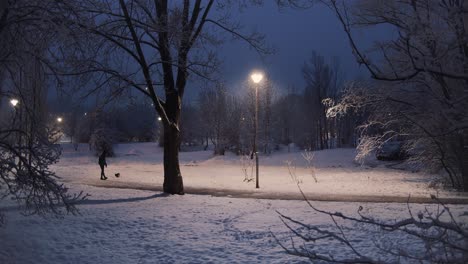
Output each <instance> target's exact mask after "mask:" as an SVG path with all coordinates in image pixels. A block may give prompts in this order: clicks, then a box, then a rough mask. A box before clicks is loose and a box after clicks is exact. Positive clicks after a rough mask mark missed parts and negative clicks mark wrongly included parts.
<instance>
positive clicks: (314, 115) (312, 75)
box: [302, 52, 338, 149]
mask: <svg viewBox="0 0 468 264" xmlns="http://www.w3.org/2000/svg"><path fill="white" fill-rule="evenodd" d="M302 73H303V75H304V79H305V81H306V85H307V86H306V89H305V94H304V99H305V107H306V109H305V111H306V112H307V114H308V116H309V120H310V121H309V122H308V123H309V124H310V128H309V133H310V144H309V148H311V149H326V148H330V146H329V145H330V125H331V124H329V123H328V120H327V118H326V112H327V106H326V105H325V104H324V103H323V101H324V100H325V99H328V98H334V97H335V94H336V90H335V89H336V84H335V83H334V80H335V79H336V75H337V74H338V72H335V71H334V69H333V68H332V67H331V66H330V65H329V64H328V63H327V62H325V59H324V58H323V57H322V56H320V55H318V54H317V53H315V52H313V53H312V56H311V58H310V60H309V61H307V62H305V63H304V66H303V68H302Z"/></svg>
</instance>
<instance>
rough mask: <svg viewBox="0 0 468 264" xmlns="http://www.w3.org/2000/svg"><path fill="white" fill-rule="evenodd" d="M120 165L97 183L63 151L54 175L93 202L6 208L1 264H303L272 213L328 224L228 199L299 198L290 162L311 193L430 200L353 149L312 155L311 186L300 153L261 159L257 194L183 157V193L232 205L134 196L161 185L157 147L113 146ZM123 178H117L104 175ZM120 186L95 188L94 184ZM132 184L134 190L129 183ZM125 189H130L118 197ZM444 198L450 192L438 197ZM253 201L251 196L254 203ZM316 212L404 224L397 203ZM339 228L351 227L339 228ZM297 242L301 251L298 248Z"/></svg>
mask: <svg viewBox="0 0 468 264" xmlns="http://www.w3.org/2000/svg"><path fill="white" fill-rule="evenodd" d="M116 150H117V157H115V158H109V159H108V164H109V167H108V169H107V171H108V174H109V175H108V177H109V180H107V181H100V180H99V167H98V166H97V164H96V163H97V158H96V157H94V156H92V155H90V153H88V151H87V148H86V146H80V151H79V152H75V151H73V150H72V149H71V147H70V146H64V154H63V157H62V159H61V161H60V162H59V163H58V164H56V165H55V166H54V170H55V171H56V172H57V174H58V175H59V176H61V177H62V180H63V181H65V182H67V184H68V185H69V186H70V187H71V190H72V191H80V190H83V191H85V192H86V193H88V194H89V195H90V196H89V197H88V199H87V200H86V201H84V202H83V203H82V204H80V205H78V207H79V209H80V215H78V216H65V218H63V219H55V218H47V219H44V218H40V217H37V216H30V217H24V216H22V215H21V214H20V211H19V210H18V209H17V208H16V207H15V205H14V204H12V203H11V202H8V201H4V202H3V204H2V205H1V208H3V211H5V213H6V223H5V225H4V226H3V227H2V228H0V237H1V239H0V263H302V262H307V261H306V260H305V259H301V258H298V257H293V256H290V255H287V254H285V252H284V250H283V249H282V248H281V247H280V246H279V245H278V243H277V241H276V240H275V238H274V237H273V234H274V235H275V236H277V237H278V238H279V240H280V241H282V242H284V243H289V242H290V241H291V240H290V237H291V235H292V234H291V233H290V232H289V231H288V230H287V228H286V227H285V226H284V224H283V223H282V222H281V220H280V218H279V215H278V213H277V211H278V212H281V213H283V214H286V215H289V216H293V217H294V218H295V219H298V220H301V221H303V222H305V223H307V224H315V225H318V226H321V227H331V226H332V221H331V219H330V217H328V216H326V215H323V214H319V213H317V212H315V211H313V210H312V209H311V208H309V207H308V206H307V204H306V203H305V202H304V201H301V200H278V199H277V200H271V199H246V198H235V197H236V195H237V194H239V193H240V192H242V193H244V194H246V193H247V191H250V190H252V193H247V194H258V193H261V194H264V195H265V196H272V197H273V198H281V196H284V197H286V198H294V197H296V196H294V195H297V193H298V189H297V185H296V183H295V182H294V181H293V180H292V179H291V177H290V175H289V173H288V168H287V167H286V166H285V163H284V161H286V160H291V161H294V162H295V163H296V164H297V168H296V176H297V177H296V179H298V180H300V181H301V182H302V183H301V188H303V189H304V190H305V191H306V192H307V193H308V194H310V195H312V194H313V193H318V194H320V195H323V196H328V197H334V196H336V195H338V196H339V195H341V196H346V195H350V196H349V197H354V198H355V197H358V196H360V195H361V196H362V195H364V196H365V195H369V196H372V197H374V198H376V197H379V196H395V197H402V198H405V197H407V196H408V194H411V196H412V197H413V196H421V197H423V196H427V195H429V194H430V193H435V192H436V190H434V189H430V188H428V184H429V180H428V177H427V176H425V175H422V174H419V173H411V172H404V171H400V170H392V169H388V168H386V167H385V165H386V163H375V164H374V165H372V167H369V166H364V167H362V166H360V165H358V164H355V163H354V162H353V158H352V156H353V152H354V150H351V149H345V150H330V151H321V152H317V153H316V154H315V160H314V162H315V166H316V171H315V176H316V178H317V180H318V182H315V180H314V179H313V177H312V176H311V174H310V170H308V169H307V168H305V165H306V162H305V161H304V160H303V158H302V157H301V154H300V153H299V152H297V153H287V152H284V153H276V154H274V155H272V156H270V157H261V158H260V161H261V166H262V167H261V176H260V177H261V178H260V180H261V182H260V184H261V189H260V190H254V187H255V185H254V183H253V182H249V183H247V182H244V181H243V179H244V177H245V176H244V173H243V172H242V165H241V162H240V160H239V157H236V156H234V155H227V156H224V157H212V155H211V152H187V153H181V164H182V168H181V169H182V173H183V176H184V181H185V182H184V183H185V186H186V188H187V189H190V188H192V190H193V191H194V193H197V190H198V191H199V190H202V189H203V190H204V191H207V190H208V191H209V190H213V189H217V188H220V189H223V190H225V193H224V194H225V195H230V196H231V197H229V196H227V197H214V196H211V195H196V194H190V192H189V194H187V195H184V196H178V195H176V196H166V195H164V194H162V193H161V192H160V191H144V190H134V189H131V188H132V187H134V186H136V187H138V188H140V189H145V187H147V189H151V186H153V187H155V188H156V189H157V187H160V185H161V184H162V180H163V175H162V164H161V160H162V152H161V150H160V149H158V148H157V147H156V146H155V145H154V144H149V143H148V144H126V145H119V146H118V147H117V149H116ZM115 172H120V173H121V175H122V176H121V177H120V178H115V177H113V176H111V175H113V173H115ZM99 184H101V185H108V187H112V186H113V185H118V187H120V189H116V188H102V187H95V186H92V185H99ZM132 184H133V185H132ZM125 186H127V188H128V189H121V188H123V187H125ZM444 195H446V196H447V197H449V196H456V194H455V193H448V192H447V193H444ZM254 197H255V196H254ZM313 203H314V205H315V206H317V207H319V208H321V209H325V210H330V211H333V212H335V211H340V212H343V213H346V214H350V215H356V211H357V209H358V207H359V206H360V205H362V206H363V207H364V208H365V209H364V213H366V214H368V215H373V216H377V217H379V218H380V219H384V220H389V221H392V220H395V219H401V218H406V217H408V209H407V205H406V204H404V203H362V202H361V203H357V202H313ZM450 207H451V210H452V213H453V214H454V215H455V217H456V218H457V219H458V220H459V222H461V223H466V222H468V206H467V205H463V204H459V205H451V206H450ZM425 208H428V210H435V209H436V205H427V204H412V205H411V209H412V211H413V212H418V211H420V210H424V209H425ZM344 224H345V226H346V225H349V226H354V224H352V223H344ZM347 235H348V236H349V238H350V240H351V241H353V242H354V243H356V244H357V245H358V248H359V249H360V250H362V252H364V253H365V254H367V255H369V256H374V257H380V258H382V260H387V261H396V260H395V259H394V258H391V257H390V256H386V255H385V253H383V252H381V251H379V250H378V249H377V248H375V247H373V246H372V245H373V243H374V242H376V241H377V242H378V241H382V240H385V241H387V242H388V241H394V242H395V243H397V244H399V246H401V247H403V248H413V249H414V251H417V250H418V249H420V247H421V246H422V245H415V244H414V243H412V242H411V241H406V240H405V238H404V237H401V236H400V235H394V236H393V237H390V238H389V237H382V236H381V234H380V233H379V232H378V231H376V230H370V229H360V228H359V227H357V226H356V227H355V228H354V230H353V231H348V233H347ZM296 243H299V244H300V243H302V242H300V241H296ZM322 246H324V247H326V248H327V251H328V252H329V253H330V254H333V255H334V256H340V255H342V254H344V252H345V251H343V250H341V249H340V248H339V247H337V245H336V244H333V243H330V244H326V245H322Z"/></svg>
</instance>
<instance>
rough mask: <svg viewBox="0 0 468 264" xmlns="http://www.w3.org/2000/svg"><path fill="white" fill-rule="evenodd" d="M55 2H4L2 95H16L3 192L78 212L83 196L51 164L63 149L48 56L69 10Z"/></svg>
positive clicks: (1, 171)
mask: <svg viewBox="0 0 468 264" xmlns="http://www.w3.org/2000/svg"><path fill="white" fill-rule="evenodd" d="M54 3H55V2H54V1H22V0H16V1H2V2H1V3H0V47H1V48H0V82H2V84H3V85H2V86H0V101H7V100H3V99H4V98H6V99H15V100H16V105H15V106H14V113H13V115H12V116H11V119H10V118H6V119H4V120H2V124H1V125H0V127H1V129H0V191H1V192H2V193H1V195H0V197H1V198H5V197H12V198H13V199H14V200H16V201H17V202H18V203H19V204H20V205H21V206H22V207H23V208H24V210H25V212H26V213H28V214H34V213H38V214H45V213H50V212H52V213H60V212H61V211H62V210H61V208H65V209H66V211H67V212H71V213H75V212H76V208H75V207H74V203H73V202H74V201H75V200H77V199H80V197H81V195H70V194H69V193H68V189H67V188H66V187H65V186H64V185H62V184H60V183H59V182H58V181H57V178H58V177H57V176H56V175H55V174H54V173H53V172H52V171H50V170H49V166H50V165H51V164H53V163H55V162H57V160H58V158H59V155H60V149H59V148H57V147H54V146H53V145H52V144H51V143H50V141H49V137H50V136H51V135H50V133H49V129H48V128H47V126H46V117H45V113H46V112H45V110H46V108H45V98H46V95H47V89H46V87H47V85H48V80H49V79H48V78H47V76H46V74H45V68H47V65H46V64H45V62H44V60H45V57H46V56H47V54H48V53H47V49H48V48H49V47H50V46H51V45H52V41H51V39H53V38H54V37H55V36H56V35H57V30H58V25H57V23H55V22H57V21H58V20H60V19H61V18H63V16H66V13H64V12H59V9H58V8H57V7H56V6H55V5H53V4H54ZM8 101H10V100H8ZM4 107H10V105H6V106H4ZM62 206H64V207H62Z"/></svg>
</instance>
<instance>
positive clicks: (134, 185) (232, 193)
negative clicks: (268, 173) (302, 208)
mask: <svg viewBox="0 0 468 264" xmlns="http://www.w3.org/2000/svg"><path fill="white" fill-rule="evenodd" d="M81 183H83V184H86V185H89V186H94V187H100V188H118V189H133V190H142V191H156V192H162V186H154V185H153V184H148V183H138V182H120V181H112V180H107V181H98V180H96V181H89V182H81ZM185 193H186V194H198V195H211V196H214V197H232V198H252V199H269V200H299V201H300V200H304V197H303V196H302V194H301V193H300V191H299V190H297V192H296V193H293V192H261V191H255V190H233V189H215V188H197V187H185ZM306 197H307V199H308V200H311V201H324V202H325V201H328V202H364V203H368V202H371V203H407V202H410V203H422V204H429V203H437V201H436V200H434V199H432V198H431V197H430V196H428V197H421V196H420V197H411V196H410V197H403V196H390V195H353V194H339V193H338V194H331V193H325V194H314V193H307V194H306ZM439 200H440V201H441V202H443V203H445V204H468V197H466V196H462V195H460V196H458V197H442V198H439Z"/></svg>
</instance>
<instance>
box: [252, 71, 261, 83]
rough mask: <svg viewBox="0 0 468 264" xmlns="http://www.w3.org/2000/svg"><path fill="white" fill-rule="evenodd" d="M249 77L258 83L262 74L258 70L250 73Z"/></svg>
mask: <svg viewBox="0 0 468 264" xmlns="http://www.w3.org/2000/svg"><path fill="white" fill-rule="evenodd" d="M250 78H252V81H253V82H254V83H259V82H261V81H262V79H263V74H262V73H260V72H254V73H252V75H250Z"/></svg>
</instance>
